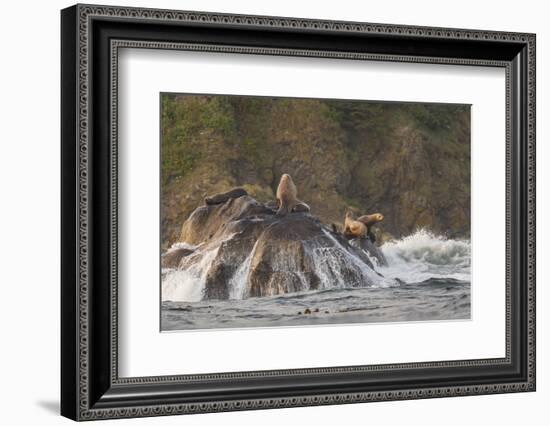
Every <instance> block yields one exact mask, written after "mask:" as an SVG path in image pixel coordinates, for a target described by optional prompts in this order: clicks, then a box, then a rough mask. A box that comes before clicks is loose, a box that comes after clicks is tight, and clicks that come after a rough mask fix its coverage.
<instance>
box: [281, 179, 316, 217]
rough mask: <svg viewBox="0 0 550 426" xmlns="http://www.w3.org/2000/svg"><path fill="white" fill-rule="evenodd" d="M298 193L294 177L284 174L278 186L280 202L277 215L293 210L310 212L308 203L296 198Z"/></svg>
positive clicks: (283, 214)
mask: <svg viewBox="0 0 550 426" xmlns="http://www.w3.org/2000/svg"><path fill="white" fill-rule="evenodd" d="M297 194H298V191H297V190H296V185H294V182H293V181H292V177H291V176H290V175H289V174H286V173H285V174H283V175H282V176H281V180H280V182H279V186H278V187H277V201H278V202H279V209H278V210H277V213H276V214H277V216H285V215H287V214H288V213H290V212H292V211H295V212H308V211H309V210H310V209H309V206H308V205H307V204H306V203H304V202H303V201H300V200H298V198H296V195H297Z"/></svg>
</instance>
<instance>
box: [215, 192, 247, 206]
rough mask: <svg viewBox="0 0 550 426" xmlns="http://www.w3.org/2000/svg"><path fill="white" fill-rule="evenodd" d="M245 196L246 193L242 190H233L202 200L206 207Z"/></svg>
mask: <svg viewBox="0 0 550 426" xmlns="http://www.w3.org/2000/svg"><path fill="white" fill-rule="evenodd" d="M245 195H248V192H246V190H245V189H243V188H234V189H232V190H231V191H227V192H223V193H221V194H216V195H211V196H210V197H206V198H205V199H204V202H205V204H206V205H208V206H211V205H215V204H223V203H225V202H226V201H227V200H229V199H230V198H239V197H243V196H245Z"/></svg>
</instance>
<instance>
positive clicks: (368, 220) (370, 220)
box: [357, 213, 384, 243]
mask: <svg viewBox="0 0 550 426" xmlns="http://www.w3.org/2000/svg"><path fill="white" fill-rule="evenodd" d="M357 220H358V221H359V222H363V223H364V224H365V225H367V227H368V233H367V236H368V237H369V239H370V240H371V241H372V242H373V243H375V242H376V235H374V233H373V232H372V226H373V225H374V224H375V223H378V222H382V221H383V220H384V215H383V214H381V213H373V214H366V215H363V216H359V217H358V218H357Z"/></svg>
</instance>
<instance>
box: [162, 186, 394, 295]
mask: <svg viewBox="0 0 550 426" xmlns="http://www.w3.org/2000/svg"><path fill="white" fill-rule="evenodd" d="M371 258H372V259H376V260H375V261H374V262H376V263H378V264H384V262H385V258H384V256H383V254H382V253H381V252H380V250H379V249H378V248H377V247H376V246H375V245H374V244H372V243H371V242H370V241H369V240H367V239H361V240H352V241H348V240H347V239H346V238H345V237H344V236H343V235H342V234H340V233H338V232H334V231H333V230H332V229H329V228H328V227H327V226H326V225H324V224H323V223H322V222H321V221H320V220H319V219H317V218H316V217H315V216H314V215H312V214H310V213H307V212H293V213H290V214H288V215H286V216H277V215H275V211H274V209H272V208H270V207H268V206H266V205H265V204H263V203H261V202H259V201H257V200H256V199H254V198H252V197H251V196H249V195H242V196H239V197H237V198H230V199H228V200H227V201H225V202H224V203H220V204H208V205H203V206H201V207H199V208H197V209H196V210H195V211H194V212H193V213H192V214H191V215H190V216H189V218H188V219H187V220H186V221H185V223H183V225H182V228H181V234H180V238H179V244H176V245H174V247H173V248H172V249H170V250H168V251H167V252H166V253H165V254H164V255H163V257H162V266H163V268H165V274H170V273H177V272H179V271H183V272H184V273H185V274H186V275H185V279H186V280H187V281H186V282H187V285H190V286H194V287H195V288H194V289H193V291H194V292H195V294H196V290H197V287H200V292H201V293H200V294H201V295H202V298H205V299H229V298H234V299H243V298H248V297H262V296H271V295H279V294H284V293H293V292H298V291H307V290H322V289H328V288H338V287H368V286H371V285H380V283H381V282H382V281H384V280H385V278H384V277H382V276H381V275H380V274H379V273H378V272H376V271H375V269H374V266H373V261H371ZM166 269H168V271H166ZM163 298H165V295H163Z"/></svg>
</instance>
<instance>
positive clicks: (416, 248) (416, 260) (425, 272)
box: [377, 229, 471, 283]
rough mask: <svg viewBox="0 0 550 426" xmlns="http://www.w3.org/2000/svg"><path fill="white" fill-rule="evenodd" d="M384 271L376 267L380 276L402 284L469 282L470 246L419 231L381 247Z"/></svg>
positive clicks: (468, 243)
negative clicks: (444, 280)
mask: <svg viewBox="0 0 550 426" xmlns="http://www.w3.org/2000/svg"><path fill="white" fill-rule="evenodd" d="M381 250H382V252H383V253H384V255H385V256H386V259H387V260H388V266H387V267H377V269H378V270H379V271H380V273H382V274H383V275H385V276H387V277H392V278H399V279H401V280H402V281H404V282H406V283H418V282H422V281H426V280H428V279H430V278H451V279H456V280H462V281H470V276H471V245H470V241H468V240H453V239H447V238H446V237H444V236H437V235H434V234H433V233H431V232H429V231H427V230H425V229H421V230H419V231H417V232H415V233H414V234H411V235H409V236H407V237H404V238H402V239H400V240H392V241H389V242H387V243H385V244H383V245H382V247H381Z"/></svg>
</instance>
